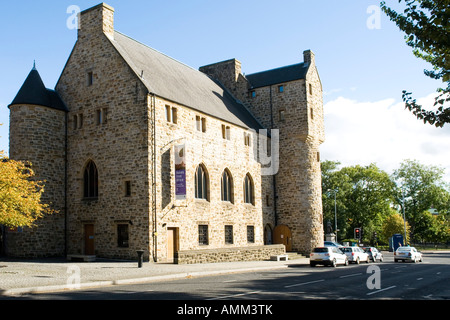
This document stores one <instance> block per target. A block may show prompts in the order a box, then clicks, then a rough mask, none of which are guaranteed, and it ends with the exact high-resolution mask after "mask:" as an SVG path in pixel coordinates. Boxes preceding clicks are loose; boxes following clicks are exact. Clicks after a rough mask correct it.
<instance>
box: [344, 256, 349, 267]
mask: <svg viewBox="0 0 450 320" xmlns="http://www.w3.org/2000/svg"><path fill="white" fill-rule="evenodd" d="M344 265H346V266H348V259H347V258H345V262H344Z"/></svg>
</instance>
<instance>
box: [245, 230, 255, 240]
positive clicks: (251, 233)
mask: <svg viewBox="0 0 450 320" xmlns="http://www.w3.org/2000/svg"><path fill="white" fill-rule="evenodd" d="M247 242H248V243H255V227H254V226H247Z"/></svg>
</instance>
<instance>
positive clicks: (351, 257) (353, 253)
mask: <svg viewBox="0 0 450 320" xmlns="http://www.w3.org/2000/svg"><path fill="white" fill-rule="evenodd" d="M341 250H342V251H343V252H344V253H345V254H346V256H347V258H348V261H350V262H354V263H356V264H359V263H360V262H361V261H365V262H367V263H369V261H370V257H369V255H368V254H367V253H366V252H364V250H363V249H361V248H360V247H343V248H341Z"/></svg>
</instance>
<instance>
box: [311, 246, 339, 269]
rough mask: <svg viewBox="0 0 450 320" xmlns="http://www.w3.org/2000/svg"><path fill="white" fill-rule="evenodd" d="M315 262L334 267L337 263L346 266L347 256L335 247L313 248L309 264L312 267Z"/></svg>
mask: <svg viewBox="0 0 450 320" xmlns="http://www.w3.org/2000/svg"><path fill="white" fill-rule="evenodd" d="M317 264H322V265H328V266H332V267H336V266H337V265H338V264H343V265H346V266H348V258H347V256H346V255H345V254H344V253H343V252H342V251H341V250H339V249H338V248H337V247H318V248H314V249H313V250H312V252H311V254H310V256H309V265H310V266H311V267H314V266H315V265H317Z"/></svg>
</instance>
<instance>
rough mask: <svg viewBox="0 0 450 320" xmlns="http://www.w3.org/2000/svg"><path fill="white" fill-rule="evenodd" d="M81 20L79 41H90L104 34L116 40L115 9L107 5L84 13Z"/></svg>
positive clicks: (101, 4) (101, 5) (100, 5)
mask: <svg viewBox="0 0 450 320" xmlns="http://www.w3.org/2000/svg"><path fill="white" fill-rule="evenodd" d="M79 19H80V29H79V30H78V40H90V39H92V38H95V37H98V36H99V35H101V34H102V33H104V34H105V35H106V36H108V37H109V38H111V39H113V38H114V8H113V7H111V6H109V5H107V4H106V3H100V4H99V5H96V6H95V7H92V8H89V9H86V10H84V11H82V12H81V13H80V16H79Z"/></svg>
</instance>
